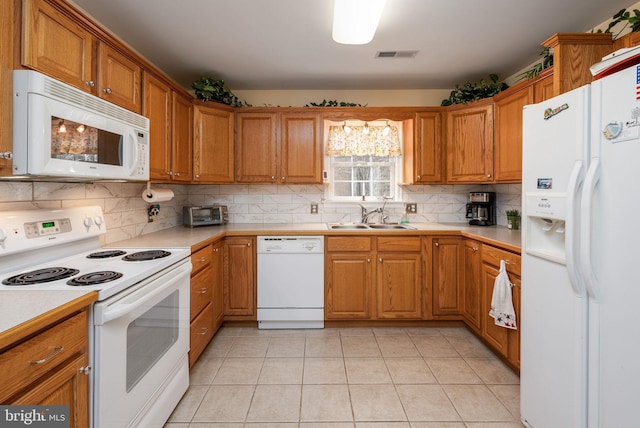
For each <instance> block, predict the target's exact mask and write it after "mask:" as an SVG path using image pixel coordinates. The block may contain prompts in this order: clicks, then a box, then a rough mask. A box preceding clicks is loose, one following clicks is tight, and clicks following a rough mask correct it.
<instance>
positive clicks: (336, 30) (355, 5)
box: [332, 0, 386, 45]
mask: <svg viewBox="0 0 640 428" xmlns="http://www.w3.org/2000/svg"><path fill="white" fill-rule="evenodd" d="M385 1H386V0H335V3H334V6H333V34H332V36H333V40H335V41H336V42H337V43H342V44H345V45H365V44H367V43H369V42H370V41H371V40H373V35H374V34H375V33H376V28H377V27H378V22H379V21H380V17H381V16H382V10H383V9H384V4H385Z"/></svg>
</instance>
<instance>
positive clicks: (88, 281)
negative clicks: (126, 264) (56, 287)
mask: <svg viewBox="0 0 640 428" xmlns="http://www.w3.org/2000/svg"><path fill="white" fill-rule="evenodd" d="M120 277H122V274H121V273H120V272H113V271H110V270H105V271H100V272H91V273H86V274H84V275H80V276H77V277H75V278H72V279H70V280H69V281H67V285H95V284H103V283H105V282H109V281H115V280H116V279H118V278H120Z"/></svg>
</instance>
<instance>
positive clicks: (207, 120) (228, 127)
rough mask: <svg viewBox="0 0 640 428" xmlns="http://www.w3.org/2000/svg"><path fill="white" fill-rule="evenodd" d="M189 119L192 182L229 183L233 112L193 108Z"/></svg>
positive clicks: (231, 176) (231, 170)
mask: <svg viewBox="0 0 640 428" xmlns="http://www.w3.org/2000/svg"><path fill="white" fill-rule="evenodd" d="M193 116H194V117H193V123H194V126H193V181H195V182H198V183H233V180H234V152H233V149H234V126H235V121H234V114H233V109H222V108H221V107H220V108H218V107H208V106H202V105H196V106H195V107H194V112H193Z"/></svg>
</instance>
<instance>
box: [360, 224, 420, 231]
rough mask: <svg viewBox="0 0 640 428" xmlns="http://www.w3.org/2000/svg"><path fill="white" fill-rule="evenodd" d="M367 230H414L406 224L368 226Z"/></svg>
mask: <svg viewBox="0 0 640 428" xmlns="http://www.w3.org/2000/svg"><path fill="white" fill-rule="evenodd" d="M369 228H371V229H383V230H384V229H406V230H416V228H415V227H413V226H409V225H408V224H389V223H387V224H370V225H369Z"/></svg>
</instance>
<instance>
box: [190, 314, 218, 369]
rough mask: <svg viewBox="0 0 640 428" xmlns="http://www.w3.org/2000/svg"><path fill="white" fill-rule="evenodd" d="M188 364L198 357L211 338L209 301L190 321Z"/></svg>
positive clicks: (211, 320) (211, 325) (191, 363)
mask: <svg viewBox="0 0 640 428" xmlns="http://www.w3.org/2000/svg"><path fill="white" fill-rule="evenodd" d="M189 336H190V342H191V346H190V349H189V366H191V365H193V363H194V362H195V361H196V360H197V359H198V357H199V356H200V354H201V353H202V351H203V350H204V348H205V347H206V346H207V344H208V343H209V341H210V340H211V339H212V338H213V305H212V304H211V303H210V304H209V305H207V306H206V307H205V308H204V309H203V310H202V312H200V314H199V315H198V316H197V317H196V319H194V320H193V321H192V322H191V330H190V335H189Z"/></svg>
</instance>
